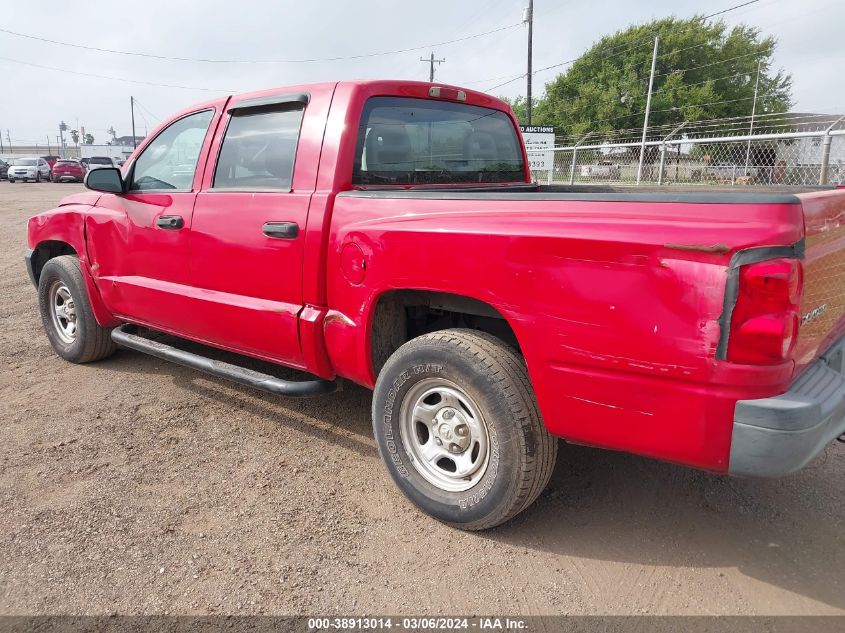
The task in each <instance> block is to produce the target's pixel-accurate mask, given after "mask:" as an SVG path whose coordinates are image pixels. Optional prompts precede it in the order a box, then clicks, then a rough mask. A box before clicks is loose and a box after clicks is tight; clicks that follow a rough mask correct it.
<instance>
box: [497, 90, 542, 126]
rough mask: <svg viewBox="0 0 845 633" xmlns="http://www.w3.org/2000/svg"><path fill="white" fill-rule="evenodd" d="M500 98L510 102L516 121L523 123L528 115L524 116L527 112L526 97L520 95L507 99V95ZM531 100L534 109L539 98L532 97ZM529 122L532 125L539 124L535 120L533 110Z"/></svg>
mask: <svg viewBox="0 0 845 633" xmlns="http://www.w3.org/2000/svg"><path fill="white" fill-rule="evenodd" d="M502 99H503V100H505V101H507V102H508V103H509V104H510V106H511V109H512V110H513V113H514V115H515V116H516V119H517V121H519V122H520V123H521V124H522V125H525V122H526V120H527V119H528V117H527V116H526V115H527V113H528V108H527V106H528V99H526V98H525V97H523V96H522V95H520V96H518V97H516V98H515V99H509V98H507V97H502ZM532 102H533V106H534V109H535V110H536V108H537V105H538V104H539V103H540V100H539V99H537V98H536V97H535V98H533V99H532ZM531 122H532V123H533V124H534V125H539V123H537V122H536V120H535V116H534V113H533V112H532V114H531Z"/></svg>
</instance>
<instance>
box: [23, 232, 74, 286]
mask: <svg viewBox="0 0 845 633" xmlns="http://www.w3.org/2000/svg"><path fill="white" fill-rule="evenodd" d="M62 255H76V256H77V257H79V252H78V251H77V249H76V248H74V247H73V245H72V244H70V243H68V242H65V241H64V240H60V239H48V240H42V241H41V242H38V244H36V245H35V247H34V248H33V249H32V253H31V254H30V255H29V257H30V262H31V264H30V266H29V270H30V277H31V278H32V282H33V283H34V284H35V285H36V286H38V280H39V279H40V278H41V271H42V270H43V269H44V266H45V265H46V264H47V262H48V261H50V260H51V259H53V258H55V257H60V256H62Z"/></svg>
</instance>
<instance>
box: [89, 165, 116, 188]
mask: <svg viewBox="0 0 845 633" xmlns="http://www.w3.org/2000/svg"><path fill="white" fill-rule="evenodd" d="M85 186H86V187H88V188H89V189H93V190H94V191H104V192H106V193H123V187H124V184H123V178H122V177H121V175H120V170H119V169H118V168H117V167H100V168H99V169H91V170H89V171H88V173H87V174H85Z"/></svg>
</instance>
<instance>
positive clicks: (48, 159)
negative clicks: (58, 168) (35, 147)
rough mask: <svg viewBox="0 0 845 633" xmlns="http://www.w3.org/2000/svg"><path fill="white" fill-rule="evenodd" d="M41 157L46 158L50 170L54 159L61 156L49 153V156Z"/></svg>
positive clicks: (59, 158)
mask: <svg viewBox="0 0 845 633" xmlns="http://www.w3.org/2000/svg"><path fill="white" fill-rule="evenodd" d="M41 158H43V159H44V160H46V161H47V164H48V165H49V166H50V170H52V169H53V165H55V164H56V161H57V160H61V158H62V157H61V156H52V155H50V156H42V157H41Z"/></svg>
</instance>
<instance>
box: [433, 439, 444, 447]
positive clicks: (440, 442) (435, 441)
mask: <svg viewBox="0 0 845 633" xmlns="http://www.w3.org/2000/svg"><path fill="white" fill-rule="evenodd" d="M434 443H435V444H437V445H438V446H443V440H441V439H440V438H439V437H435V438H434Z"/></svg>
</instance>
